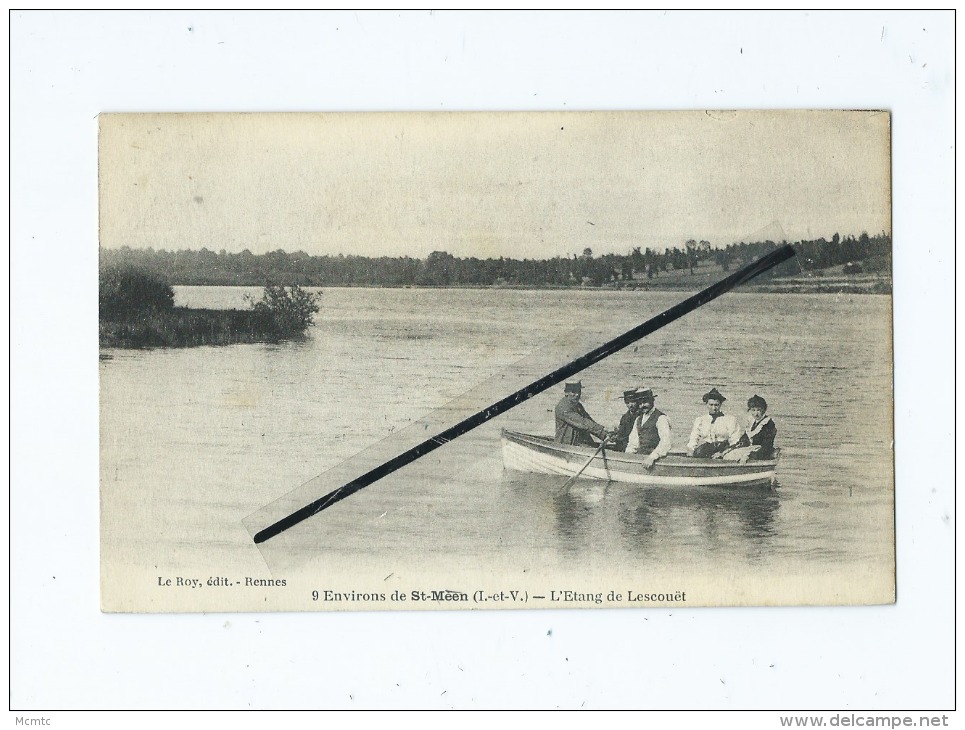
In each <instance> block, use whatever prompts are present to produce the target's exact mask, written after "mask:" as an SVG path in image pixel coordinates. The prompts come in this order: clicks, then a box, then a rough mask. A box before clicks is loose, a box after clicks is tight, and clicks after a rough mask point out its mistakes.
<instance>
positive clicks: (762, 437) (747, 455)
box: [720, 394, 777, 464]
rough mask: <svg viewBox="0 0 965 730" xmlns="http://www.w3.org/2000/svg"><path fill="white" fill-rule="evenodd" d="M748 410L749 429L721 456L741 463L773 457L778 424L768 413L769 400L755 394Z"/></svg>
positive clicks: (748, 404) (748, 403) (750, 399)
mask: <svg viewBox="0 0 965 730" xmlns="http://www.w3.org/2000/svg"><path fill="white" fill-rule="evenodd" d="M747 412H748V414H749V415H750V418H749V422H750V425H749V426H748V427H747V431H746V432H745V433H744V435H743V436H741V437H740V439H739V440H738V441H737V444H735V445H734V446H732V447H730V448H728V449H726V450H724V451H723V452H721V454H720V456H721V457H722V458H724V459H726V460H727V461H738V462H740V463H741V464H744V463H746V462H747V461H763V460H764V459H773V458H774V438H775V437H776V436H777V424H775V423H774V419H772V418H771V417H770V416H768V415H767V401H766V400H764V399H763V398H761V397H760V396H759V395H756V394H755V395H754V396H752V397H751V398H749V399H748V401H747Z"/></svg>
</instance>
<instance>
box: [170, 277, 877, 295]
mask: <svg viewBox="0 0 965 730" xmlns="http://www.w3.org/2000/svg"><path fill="white" fill-rule="evenodd" d="M713 283H715V280H706V281H700V282H696V281H695V282H693V283H692V285H690V286H685V285H684V284H682V283H678V282H673V283H667V284H656V285H654V284H638V285H629V286H563V285H559V284H544V285H539V286H536V285H533V284H442V285H429V284H302V286H303V287H305V288H306V289H417V290H428V291H431V290H444V289H480V290H502V289H505V290H510V291H573V292H626V293H630V292H697V291H700V290H701V289H703V288H705V287H707V286H710V285H711V284H713ZM172 286H178V287H202V286H204V287H225V288H233V287H252V288H257V287H260V286H261V285H260V284H225V283H207V284H197V283H192V284H172ZM733 291H734V292H735V293H748V294H888V295H890V294H891V293H892V288H891V280H890V279H887V278H874V279H854V280H848V281H834V280H831V281H822V280H813V279H808V280H803V281H802V280H800V279H793V280H786V281H782V280H771V281H768V282H762V283H748V284H742V285H741V286H740V288H738V289H734V290H733Z"/></svg>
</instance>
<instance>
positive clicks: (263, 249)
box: [99, 110, 895, 612]
mask: <svg viewBox="0 0 965 730" xmlns="http://www.w3.org/2000/svg"><path fill="white" fill-rule="evenodd" d="M890 180H891V130H890V116H889V114H888V112H886V111H877V110H868V111H805V110H801V111H739V112H734V111H686V112H671V111H667V112H580V113H576V112H540V113H519V112H516V113H385V114H377V113H327V114H282V113H279V114H104V115H102V116H101V118H100V137H99V190H100V284H99V292H100V364H99V365H100V408H101V412H100V419H101V421H100V428H101V431H100V444H101V446H100V475H101V484H100V489H101V526H100V530H101V607H102V609H103V610H104V611H109V612H202V611H203V612H209V611H324V610H411V609H497V608H501V609H505V608H517V609H525V608H597V607H605V608H614V607H624V608H647V607H666V606H681V607H693V606H739V605H758V606H759V605H851V604H883V603H891V602H893V601H894V599H895V499H894V496H895V483H894V458H893V433H894V416H893V410H894V408H893V402H894V401H893V366H892V363H893V355H892V301H891V266H892V264H891V252H892V248H891V246H892V242H891V182H890ZM715 287H716V288H715ZM628 333H630V334H628ZM601 348H602V349H601Z"/></svg>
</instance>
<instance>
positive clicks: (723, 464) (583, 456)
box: [502, 430, 780, 487]
mask: <svg viewBox="0 0 965 730" xmlns="http://www.w3.org/2000/svg"><path fill="white" fill-rule="evenodd" d="M502 443H503V466H504V467H505V468H506V469H512V470H514V471H524V472H534V473H537V474H557V475H559V476H565V477H572V476H573V475H574V474H577V473H578V472H579V471H580V469H581V468H583V466H584V465H585V464H587V462H588V461H589V462H590V463H589V464H588V465H587V466H586V468H584V469H583V472H582V473H581V474H580V478H583V479H601V480H604V481H611V482H627V483H630V484H642V485H646V486H665V487H746V486H764V485H769V484H771V485H772V484H774V483H775V481H776V468H777V462H778V459H779V458H780V449H776V450H775V454H774V458H773V459H768V460H766V461H748V462H747V463H745V464H740V463H738V462H736V461H724V460H722V459H695V458H693V457H691V456H687V455H686V454H684V453H676V452H670V453H669V454H667V456H665V457H663V458H662V459H660V460H658V461H657V463H656V464H654V465H653V467H651V468H650V469H647V468H646V467H644V465H643V460H644V456H643V455H642V454H625V453H623V452H622V451H609V450H607V449H604V450H603V451H601V452H600V453H599V454H597V455H596V456H594V453H595V452H596V451H597V450H596V449H595V448H592V447H585V446H566V445H564V444H558V443H556V442H555V441H554V440H553V439H552V438H549V437H547V436H531V435H529V434H525V433H517V432H516V431H506V430H503V432H502ZM590 457H593V458H592V461H590Z"/></svg>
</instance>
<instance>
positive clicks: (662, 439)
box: [617, 388, 673, 469]
mask: <svg viewBox="0 0 965 730" xmlns="http://www.w3.org/2000/svg"><path fill="white" fill-rule="evenodd" d="M656 397H657V396H656V395H654V393H653V391H652V390H650V388H636V389H634V390H633V391H632V395H631V402H632V403H633V406H634V407H633V408H632V409H631V410H630V411H629V413H631V414H632V415H633V418H632V419H626V416H624V419H621V421H620V427H621V428H620V430H619V431H618V432H617V443H620V442H621V441H622V434H623V428H624V426H625V423H624V421H625V420H629V428H628V429H627V436H626V445H625V447H624V449H623V450H624V451H626V452H627V453H629V454H646V458H645V459H644V460H643V465H644V467H646V468H647V469H649V468H650V467H652V466H653V464H654V462H655V461H656V460H657V459H659V458H661V457H664V456H666V455H667V454H668V453H669V452H670V447H671V446H672V440H673V434H672V432H671V429H670V419H669V418H667V415H666V414H665V413H664V412H663V411H660V410H658V409H657V408H655V407H654V400H655V399H656ZM623 398H624V401H626V400H627V392H624V394H623Z"/></svg>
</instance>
